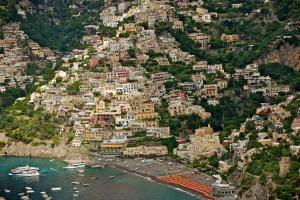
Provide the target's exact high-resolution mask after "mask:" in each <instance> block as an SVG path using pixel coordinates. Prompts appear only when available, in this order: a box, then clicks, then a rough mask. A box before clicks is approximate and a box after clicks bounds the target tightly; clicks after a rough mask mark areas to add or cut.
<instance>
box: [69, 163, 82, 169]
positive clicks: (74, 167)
mask: <svg viewBox="0 0 300 200" xmlns="http://www.w3.org/2000/svg"><path fill="white" fill-rule="evenodd" d="M83 167H85V163H84V162H79V163H74V164H69V165H67V166H65V167H64V168H65V169H77V168H83Z"/></svg>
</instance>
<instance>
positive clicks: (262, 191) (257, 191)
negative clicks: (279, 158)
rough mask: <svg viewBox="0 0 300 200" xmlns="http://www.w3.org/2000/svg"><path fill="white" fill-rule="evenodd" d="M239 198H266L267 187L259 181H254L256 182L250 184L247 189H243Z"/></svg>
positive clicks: (258, 199) (243, 199)
mask: <svg viewBox="0 0 300 200" xmlns="http://www.w3.org/2000/svg"><path fill="white" fill-rule="evenodd" d="M239 199H242V200H250V199H251V200H267V199H268V189H267V188H266V187H265V186H263V185H261V184H260V183H259V182H256V184H255V185H252V186H251V188H250V189H249V190H247V191H245V192H244V193H243V194H242V196H241V197H240V198H239Z"/></svg>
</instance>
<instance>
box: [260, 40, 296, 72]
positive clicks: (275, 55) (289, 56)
mask: <svg viewBox="0 0 300 200" xmlns="http://www.w3.org/2000/svg"><path fill="white" fill-rule="evenodd" d="M255 63H257V64H267V63H280V64H284V65H288V66H291V67H293V68H294V69H295V70H300V46H294V45H290V44H287V43H285V44H284V45H281V46H280V47H279V48H276V49H275V48H274V49H272V50H271V51H270V52H269V53H268V54H266V55H264V56H263V57H262V58H259V59H258V60H256V61H255Z"/></svg>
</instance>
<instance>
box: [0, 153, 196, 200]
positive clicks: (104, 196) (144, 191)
mask: <svg viewBox="0 0 300 200" xmlns="http://www.w3.org/2000/svg"><path fill="white" fill-rule="evenodd" d="M26 164H28V165H30V166H33V167H39V168H40V176H37V177H20V176H10V175H8V173H9V171H10V169H12V168H15V167H19V166H24V165H26ZM64 166H66V164H65V163H64V162H62V161H57V160H49V159H43V158H29V157H0V197H4V198H5V199H6V200H15V199H16V200H17V199H20V197H21V196H18V194H19V193H23V192H25V191H26V189H25V187H31V188H32V189H33V190H34V193H31V194H30V195H29V197H30V199H33V200H40V199H43V197H42V195H41V194H40V192H42V191H44V192H46V193H47V194H48V196H51V197H53V199H54V200H72V199H80V200H196V199H199V198H198V197H195V196H192V195H190V194H187V193H185V192H183V191H179V190H176V189H174V188H171V187H168V186H166V185H162V184H158V183H155V182H152V181H149V180H147V179H144V178H141V177H137V176H134V175H130V174H127V173H121V172H120V171H119V170H116V169H114V168H110V167H106V168H103V169H102V168H99V169H93V168H90V167H85V168H84V171H78V170H76V169H75V170H70V169H69V170H68V169H64V168H63V167H64ZM111 176H114V178H109V177H111ZM72 182H79V183H80V184H79V185H74V184H72ZM84 184H86V185H84ZM53 187H61V188H62V190H61V191H52V190H51V188H53ZM5 189H8V190H10V192H9V193H7V192H5V191H4V190H5Z"/></svg>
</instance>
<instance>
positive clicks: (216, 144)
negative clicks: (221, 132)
mask: <svg viewBox="0 0 300 200" xmlns="http://www.w3.org/2000/svg"><path fill="white" fill-rule="evenodd" d="M190 140H191V145H190V160H195V159H197V158H199V157H201V156H206V157H209V156H212V155H214V153H215V152H217V151H218V150H219V149H220V148H221V147H222V145H221V143H220V139H219V136H217V135H215V134H214V130H213V129H212V128H211V127H210V125H208V127H203V128H199V129H196V131H195V134H194V135H192V136H191V137H190Z"/></svg>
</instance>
